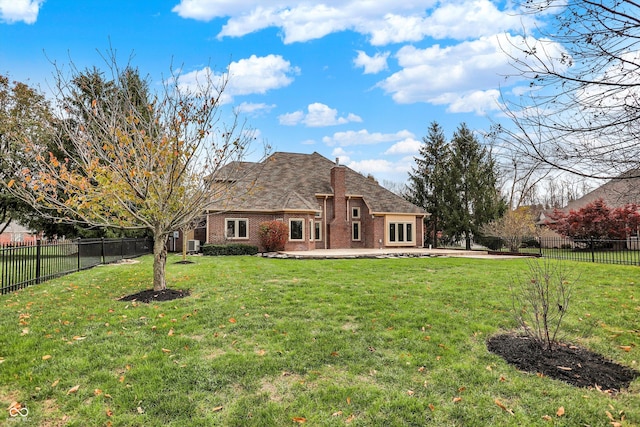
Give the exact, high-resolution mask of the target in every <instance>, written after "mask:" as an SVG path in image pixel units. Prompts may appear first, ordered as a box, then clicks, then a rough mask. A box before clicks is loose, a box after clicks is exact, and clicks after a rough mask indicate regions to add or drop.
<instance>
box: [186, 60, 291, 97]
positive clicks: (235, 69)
mask: <svg viewBox="0 0 640 427" xmlns="http://www.w3.org/2000/svg"><path fill="white" fill-rule="evenodd" d="M299 72H300V70H299V69H298V68H297V67H293V66H292V65H291V63H290V62H289V61H286V60H285V59H284V58H282V57H281V56H279V55H267V56H262V57H258V56H256V55H252V56H251V57H249V58H246V59H241V60H239V61H237V62H232V63H231V64H230V65H229V81H228V83H227V85H226V87H225V89H224V92H223V94H222V102H223V103H229V102H231V101H232V100H233V97H234V96H239V95H251V94H264V93H266V92H267V91H269V90H273V89H279V88H282V87H286V86H288V85H290V84H291V82H293V76H294V75H296V74H298V73H299ZM222 78H223V76H222V74H221V73H217V72H215V71H213V70H212V69H211V68H209V67H205V68H203V69H201V70H196V71H192V72H189V73H185V74H182V75H181V76H180V77H179V79H178V82H179V84H180V86H181V87H183V88H187V89H190V90H193V91H199V90H200V89H201V88H202V87H203V86H204V85H206V83H207V81H211V82H212V83H213V84H215V85H217V86H220V83H221V81H222Z"/></svg>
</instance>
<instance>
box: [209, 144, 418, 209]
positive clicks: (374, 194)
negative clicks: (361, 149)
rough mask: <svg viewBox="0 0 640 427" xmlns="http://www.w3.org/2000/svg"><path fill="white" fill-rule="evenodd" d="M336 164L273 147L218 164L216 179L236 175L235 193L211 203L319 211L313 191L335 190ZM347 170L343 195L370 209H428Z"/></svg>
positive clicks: (222, 206) (219, 206)
mask: <svg viewBox="0 0 640 427" xmlns="http://www.w3.org/2000/svg"><path fill="white" fill-rule="evenodd" d="M334 166H336V164H335V163H334V162H332V161H331V160H329V159H327V158H326V157H324V156H322V155H320V154H318V153H313V154H299V153H283V152H277V153H274V154H272V155H271V156H269V157H268V158H267V159H265V160H264V161H263V162H261V163H247V162H242V163H240V162H235V163H233V164H230V165H228V166H226V167H225V168H222V169H221V170H220V171H219V172H218V174H216V178H215V179H216V180H219V181H225V180H232V179H240V181H238V183H237V188H236V191H235V192H234V194H235V195H236V196H235V197H232V198H231V199H229V200H227V201H226V202H225V203H217V204H215V205H214V206H213V207H212V209H213V210H247V211H256V210H257V211H282V210H304V211H308V210H320V205H319V204H318V202H317V198H316V195H318V194H322V195H331V194H333V189H332V188H331V168H332V167H334ZM345 169H346V193H347V195H351V196H362V197H363V199H364V200H365V202H366V203H367V205H368V206H369V208H370V209H371V211H372V212H374V213H413V214H425V213H426V212H425V211H424V210H422V209H420V208H419V207H417V206H415V205H413V204H412V203H410V202H408V201H406V200H405V199H403V198H402V197H400V196H398V195H396V194H394V193H392V192H391V191H389V190H387V189H386V188H384V187H382V186H380V185H379V184H378V183H376V182H375V181H373V180H372V179H369V178H366V177H365V176H363V175H361V174H360V173H358V172H356V171H354V170H352V169H350V168H348V167H345ZM241 176H243V177H242V178H240V177H241Z"/></svg>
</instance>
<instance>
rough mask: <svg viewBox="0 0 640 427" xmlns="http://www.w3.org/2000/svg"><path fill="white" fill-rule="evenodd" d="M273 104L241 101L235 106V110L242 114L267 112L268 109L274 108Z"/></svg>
mask: <svg viewBox="0 0 640 427" xmlns="http://www.w3.org/2000/svg"><path fill="white" fill-rule="evenodd" d="M275 107H276V106H275V104H265V103H251V102H243V103H241V104H240V105H238V107H236V109H237V111H238V112H239V113H242V114H252V115H253V114H260V113H268V112H269V111H271V110H273V109H274V108H275Z"/></svg>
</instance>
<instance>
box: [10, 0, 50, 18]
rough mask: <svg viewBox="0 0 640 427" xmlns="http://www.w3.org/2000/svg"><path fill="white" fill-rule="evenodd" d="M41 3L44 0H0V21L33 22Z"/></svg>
mask: <svg viewBox="0 0 640 427" xmlns="http://www.w3.org/2000/svg"><path fill="white" fill-rule="evenodd" d="M42 3H44V0H0V21H2V22H7V23H9V24H13V23H14V22H19V21H23V22H24V23H25V24H33V23H34V22H36V20H37V19H38V12H39V11H40V6H42Z"/></svg>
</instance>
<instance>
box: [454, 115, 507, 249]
mask: <svg viewBox="0 0 640 427" xmlns="http://www.w3.org/2000/svg"><path fill="white" fill-rule="evenodd" d="M450 151H451V154H450V156H451V157H450V159H449V163H448V165H449V168H448V172H449V173H448V174H447V180H448V184H446V185H444V187H443V188H444V189H445V200H446V203H447V206H446V208H445V209H443V213H444V220H445V221H444V224H443V229H444V230H445V232H446V233H447V234H448V235H449V236H451V237H453V238H455V239H461V238H464V239H465V243H466V245H465V246H466V249H467V250H470V249H471V239H472V237H473V236H478V235H479V234H480V227H482V225H484V224H486V223H488V222H489V221H491V220H493V219H495V218H498V217H500V216H501V215H502V214H503V213H504V211H505V209H506V204H505V202H504V201H503V200H501V198H500V196H499V192H498V190H497V188H496V182H497V172H496V164H495V161H494V159H493V158H492V157H491V153H490V152H489V151H488V150H487V149H486V148H485V147H482V146H481V145H480V143H479V142H478V140H477V138H476V137H475V135H473V133H472V132H471V130H470V129H469V128H468V127H467V125H466V124H464V123H463V124H461V125H460V126H458V129H457V130H456V131H455V133H454V135H453V140H452V141H451V144H450Z"/></svg>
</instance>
